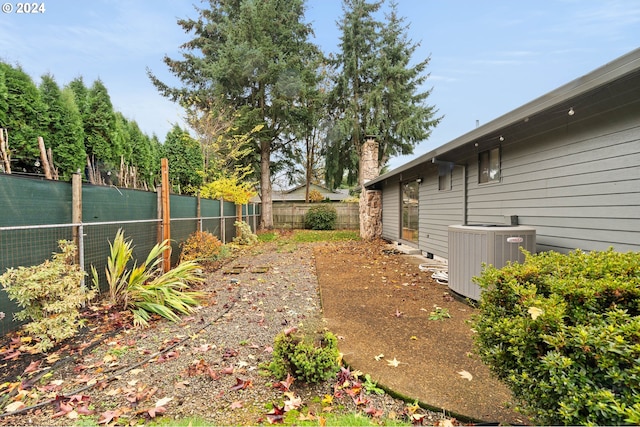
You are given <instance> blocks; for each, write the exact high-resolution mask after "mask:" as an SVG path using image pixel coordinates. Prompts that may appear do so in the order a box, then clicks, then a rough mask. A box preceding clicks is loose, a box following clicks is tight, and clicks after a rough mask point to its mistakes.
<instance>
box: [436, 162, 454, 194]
mask: <svg viewBox="0 0 640 427" xmlns="http://www.w3.org/2000/svg"><path fill="white" fill-rule="evenodd" d="M451 175H452V171H451V168H450V167H448V166H447V167H441V168H440V169H439V171H438V191H449V190H451V188H452V185H451V181H452V179H451Z"/></svg>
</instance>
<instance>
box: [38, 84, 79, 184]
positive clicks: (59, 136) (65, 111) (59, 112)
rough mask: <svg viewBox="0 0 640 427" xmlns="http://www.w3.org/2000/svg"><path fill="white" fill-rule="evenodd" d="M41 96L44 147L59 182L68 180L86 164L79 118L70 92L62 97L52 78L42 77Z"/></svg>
mask: <svg viewBox="0 0 640 427" xmlns="http://www.w3.org/2000/svg"><path fill="white" fill-rule="evenodd" d="M39 90H40V96H41V99H42V102H43V105H44V108H43V109H44V114H43V121H44V123H43V125H44V127H43V132H42V135H41V136H42V137H43V138H44V141H45V145H46V146H47V147H48V148H51V151H52V153H53V163H54V167H55V168H56V169H57V170H58V174H59V176H60V178H61V179H62V180H65V181H68V180H70V179H71V175H72V174H73V173H74V172H76V171H77V170H78V169H82V168H83V166H84V162H85V157H86V154H85V151H84V132H83V130H82V119H81V117H80V113H79V112H78V108H77V106H76V105H75V101H74V98H73V93H71V92H70V91H67V92H66V94H63V92H62V91H60V88H59V87H58V84H57V83H56V81H55V80H54V78H53V77H52V76H51V75H48V74H47V75H44V76H42V77H41V82H40V86H39Z"/></svg>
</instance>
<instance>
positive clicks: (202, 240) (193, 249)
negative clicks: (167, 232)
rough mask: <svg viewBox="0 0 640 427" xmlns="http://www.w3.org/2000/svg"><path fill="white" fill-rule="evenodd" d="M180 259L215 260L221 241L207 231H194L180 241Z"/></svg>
mask: <svg viewBox="0 0 640 427" xmlns="http://www.w3.org/2000/svg"><path fill="white" fill-rule="evenodd" d="M181 246H182V252H180V261H199V262H201V263H202V262H207V261H213V260H215V259H216V258H217V257H218V255H219V254H220V249H221V248H222V242H221V241H220V240H219V239H218V238H217V237H216V236H214V235H213V234H211V233H209V232H208V231H196V232H195V233H192V234H191V235H190V236H189V238H188V239H187V240H186V241H185V242H183V243H182V245H181Z"/></svg>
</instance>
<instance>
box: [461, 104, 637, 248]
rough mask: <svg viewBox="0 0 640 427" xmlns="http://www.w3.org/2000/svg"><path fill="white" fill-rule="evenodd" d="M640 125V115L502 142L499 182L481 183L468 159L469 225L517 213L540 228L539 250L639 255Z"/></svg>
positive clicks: (612, 117) (501, 219) (525, 222)
mask: <svg viewBox="0 0 640 427" xmlns="http://www.w3.org/2000/svg"><path fill="white" fill-rule="evenodd" d="M626 108H630V106H629V105H627V106H626ZM634 108H635V109H636V112H637V113H640V111H637V110H638V109H639V106H638V104H635V107H634ZM630 117H633V121H631V120H630ZM639 122H640V114H635V115H626V116H624V117H623V118H622V120H618V119H617V118H616V116H615V114H613V113H612V114H611V115H610V116H609V117H608V118H606V119H605V118H603V117H599V119H598V120H597V121H592V122H589V121H586V120H585V121H583V122H582V123H580V124H579V126H577V128H578V131H576V132H571V127H570V126H568V127H567V128H566V129H557V130H555V131H554V132H550V133H547V134H543V135H538V136H536V137H535V138H531V139H530V140H529V141H526V143H522V142H521V141H518V142H519V143H518V144H512V145H509V144H505V145H503V149H502V164H501V174H502V179H501V182H499V183H489V184H484V185H480V184H478V183H477V176H478V168H477V159H476V158H475V157H473V158H471V157H470V158H469V159H468V163H469V175H468V186H469V191H468V203H469V205H468V220H469V223H504V219H505V217H508V216H511V215H517V216H518V217H519V220H520V223H521V224H523V225H530V226H534V227H536V229H537V232H538V237H537V242H538V249H539V250H549V249H552V250H557V251H561V252H565V251H568V250H572V249H575V248H581V249H585V250H601V249H606V248H608V247H609V246H613V247H614V248H615V249H616V250H623V251H626V250H636V251H638V250H640V219H639V218H640V123H639Z"/></svg>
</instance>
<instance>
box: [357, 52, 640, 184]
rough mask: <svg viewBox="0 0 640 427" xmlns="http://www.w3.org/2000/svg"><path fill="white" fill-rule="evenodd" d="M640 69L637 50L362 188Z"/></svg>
mask: <svg viewBox="0 0 640 427" xmlns="http://www.w3.org/2000/svg"><path fill="white" fill-rule="evenodd" d="M638 69H640V48H638V49H635V50H633V51H631V52H629V53H628V54H626V55H623V56H621V57H619V58H617V59H615V60H613V61H611V62H609V63H607V64H605V65H603V66H602V67H599V68H597V69H595V70H594V71H592V72H590V73H588V74H586V75H584V76H582V77H579V78H577V79H575V80H572V81H570V82H569V83H567V84H565V85H563V86H560V87H559V88H557V89H555V90H553V91H551V92H549V93H547V94H546V95H542V96H541V97H539V98H536V99H534V100H533V101H531V102H528V103H527V104H524V105H522V106H521V107H518V108H516V109H515V110H512V111H510V112H508V113H506V114H504V115H502V116H500V117H498V118H496V119H494V120H492V121H490V122H488V123H486V124H484V125H482V126H479V127H477V128H476V129H473V130H472V131H470V132H467V133H465V134H464V135H462V136H460V137H458V138H456V139H453V140H451V141H449V142H448V143H446V144H444V145H441V146H440V147H438V148H435V149H433V150H431V151H429V152H427V153H425V154H423V155H421V156H419V157H417V158H415V159H413V160H411V161H409V162H408V163H405V164H404V165H402V166H400V167H397V168H396V169H393V170H392V171H389V172H387V173H385V174H384V175H380V176H379V177H377V178H375V179H372V180H370V181H368V182H367V183H366V184H365V187H371V186H373V185H375V184H377V183H379V182H381V181H383V180H385V179H388V178H389V177H392V176H394V175H398V174H400V173H402V172H404V171H407V170H409V169H411V168H413V167H415V166H418V165H420V164H422V163H426V162H430V161H431V160H432V159H435V158H437V157H438V156H442V155H444V154H446V153H448V152H450V151H452V150H454V149H456V148H459V147H461V146H463V145H464V144H468V143H470V142H473V141H475V140H477V139H481V138H483V137H485V136H487V135H489V134H495V133H496V132H499V131H500V130H501V129H502V128H505V127H507V126H509V125H512V124H514V123H517V122H521V121H524V120H526V119H528V118H531V117H533V116H535V115H536V114H539V113H540V112H542V111H545V110H548V109H550V108H553V107H554V106H556V105H559V104H562V103H565V102H567V101H569V100H571V99H572V98H574V97H577V96H580V95H583V94H585V93H587V92H589V91H592V90H594V89H596V88H599V87H601V86H603V85H606V84H608V83H610V82H612V81H614V80H617V79H619V78H621V77H623V76H625V75H627V74H629V73H632V72H634V71H637V70H638Z"/></svg>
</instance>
